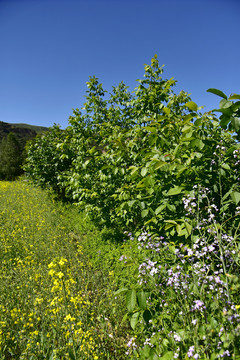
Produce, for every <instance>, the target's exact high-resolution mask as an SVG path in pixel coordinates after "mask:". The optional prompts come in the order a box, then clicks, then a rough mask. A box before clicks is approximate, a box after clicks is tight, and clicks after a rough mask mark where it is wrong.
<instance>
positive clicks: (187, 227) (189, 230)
mask: <svg viewBox="0 0 240 360" xmlns="http://www.w3.org/2000/svg"><path fill="white" fill-rule="evenodd" d="M185 228H186V230H187V233H188V235H191V232H192V225H190V224H189V223H187V222H185Z"/></svg>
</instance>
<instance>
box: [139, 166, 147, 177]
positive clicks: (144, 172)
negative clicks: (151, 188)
mask: <svg viewBox="0 0 240 360" xmlns="http://www.w3.org/2000/svg"><path fill="white" fill-rule="evenodd" d="M147 172H148V169H147V168H146V167H144V168H142V170H141V175H142V177H144V176H145V175H146V174H147Z"/></svg>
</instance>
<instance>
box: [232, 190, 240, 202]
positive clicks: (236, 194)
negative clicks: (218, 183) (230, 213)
mask: <svg viewBox="0 0 240 360" xmlns="http://www.w3.org/2000/svg"><path fill="white" fill-rule="evenodd" d="M231 198H232V200H233V201H234V202H235V204H236V205H237V204H238V203H239V201H240V193H239V192H237V191H234V192H232V193H231Z"/></svg>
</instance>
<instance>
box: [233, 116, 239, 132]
mask: <svg viewBox="0 0 240 360" xmlns="http://www.w3.org/2000/svg"><path fill="white" fill-rule="evenodd" d="M231 124H232V127H233V129H234V130H235V131H236V132H238V131H239V130H240V118H239V117H232V119H231Z"/></svg>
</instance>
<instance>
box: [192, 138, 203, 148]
mask: <svg viewBox="0 0 240 360" xmlns="http://www.w3.org/2000/svg"><path fill="white" fill-rule="evenodd" d="M191 146H192V147H194V146H197V147H198V148H199V149H200V150H202V149H203V148H204V146H205V144H204V142H203V141H202V140H201V139H194V140H192V141H191Z"/></svg>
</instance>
